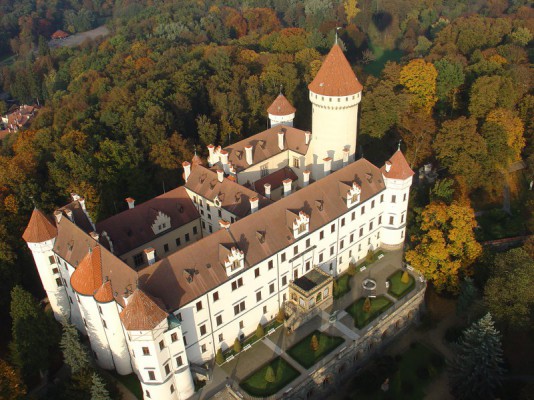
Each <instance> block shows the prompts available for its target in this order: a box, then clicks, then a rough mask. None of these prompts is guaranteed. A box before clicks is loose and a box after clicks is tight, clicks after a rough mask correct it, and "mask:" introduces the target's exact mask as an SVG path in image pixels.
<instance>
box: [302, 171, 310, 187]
mask: <svg viewBox="0 0 534 400" xmlns="http://www.w3.org/2000/svg"><path fill="white" fill-rule="evenodd" d="M310 174H311V171H309V170H305V171H304V172H303V173H302V186H303V187H306V186H308V185H309V184H310Z"/></svg>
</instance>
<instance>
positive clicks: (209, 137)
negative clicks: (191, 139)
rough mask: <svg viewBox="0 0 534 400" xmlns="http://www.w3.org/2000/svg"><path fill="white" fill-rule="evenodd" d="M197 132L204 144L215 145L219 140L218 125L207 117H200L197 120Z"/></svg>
mask: <svg viewBox="0 0 534 400" xmlns="http://www.w3.org/2000/svg"><path fill="white" fill-rule="evenodd" d="M195 122H196V123H197V132H198V136H199V138H200V140H201V141H202V144H204V145H205V146H207V145H209V144H214V143H215V141H216V140H217V124H214V123H212V122H211V121H210V119H209V118H208V116H207V115H199V116H198V117H197V119H196V120H195Z"/></svg>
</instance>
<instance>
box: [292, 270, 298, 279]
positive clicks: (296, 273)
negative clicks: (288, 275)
mask: <svg viewBox="0 0 534 400" xmlns="http://www.w3.org/2000/svg"><path fill="white" fill-rule="evenodd" d="M298 278H299V270H298V269H295V270H294V271H293V280H294V281H296V280H297V279H298Z"/></svg>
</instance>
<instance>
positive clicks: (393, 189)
mask: <svg viewBox="0 0 534 400" xmlns="http://www.w3.org/2000/svg"><path fill="white" fill-rule="evenodd" d="M384 182H385V184H386V188H387V189H386V192H385V194H384V196H385V208H384V217H383V220H384V221H383V227H382V243H383V244H384V245H385V246H389V247H399V246H402V245H403V243H404V240H405V236H406V219H407V211H408V200H409V198H410V186H411V184H412V177H410V178H408V179H405V180H400V179H388V178H385V177H384ZM393 196H395V202H393V201H392V198H393ZM390 217H393V224H390Z"/></svg>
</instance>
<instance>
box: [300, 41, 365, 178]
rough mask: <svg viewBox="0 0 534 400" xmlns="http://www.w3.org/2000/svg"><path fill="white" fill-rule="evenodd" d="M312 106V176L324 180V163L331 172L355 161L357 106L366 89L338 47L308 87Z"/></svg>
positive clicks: (330, 54)
mask: <svg viewBox="0 0 534 400" xmlns="http://www.w3.org/2000/svg"><path fill="white" fill-rule="evenodd" d="M308 89H309V90H310V101H311V103H312V141H311V146H310V147H311V150H312V155H313V160H312V162H313V167H312V176H313V178H314V179H316V180H317V179H320V178H322V177H323V176H325V161H324V160H325V159H327V158H330V159H331V160H332V161H331V168H332V170H338V169H340V168H342V167H343V157H344V156H345V157H347V153H348V160H347V161H346V162H352V161H354V158H355V154H356V134H357V129H358V105H359V104H360V101H361V98H362V90H363V86H362V85H361V83H360V82H359V81H358V78H356V75H355V74H354V71H353V70H352V68H351V66H350V64H349V62H348V61H347V59H346V57H345V55H344V54H343V50H341V47H339V45H338V44H337V43H336V44H334V46H333V47H332V49H331V50H330V53H328V55H327V56H326V58H325V60H324V62H323V64H322V66H321V68H320V69H319V72H317V75H316V76H315V78H314V79H313V81H312V82H311V83H310V84H309V86H308Z"/></svg>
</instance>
